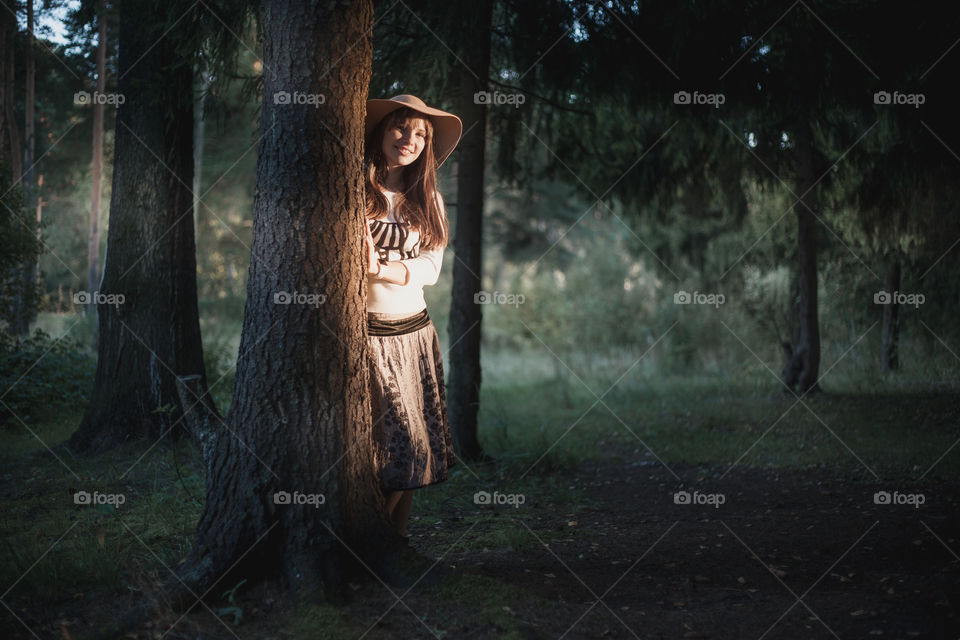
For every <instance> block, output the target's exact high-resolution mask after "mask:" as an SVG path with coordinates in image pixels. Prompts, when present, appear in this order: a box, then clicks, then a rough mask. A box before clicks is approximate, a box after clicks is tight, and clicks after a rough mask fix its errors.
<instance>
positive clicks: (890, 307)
mask: <svg viewBox="0 0 960 640" xmlns="http://www.w3.org/2000/svg"><path fill="white" fill-rule="evenodd" d="M899 289H900V260H898V259H896V258H894V259H893V261H892V262H891V263H890V267H889V268H888V270H887V275H886V278H885V279H884V291H886V292H887V293H889V294H890V302H889V303H888V304H885V305H883V330H882V347H881V348H882V360H881V363H880V369H881V371H883V372H885V373H886V372H887V371H894V370H896V369H899V368H900V353H899V351H900V349H899V345H900V305H898V304H897V299H896V296H895V294H896V292H897V291H898V290H899Z"/></svg>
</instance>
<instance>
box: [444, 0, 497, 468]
mask: <svg viewBox="0 0 960 640" xmlns="http://www.w3.org/2000/svg"><path fill="white" fill-rule="evenodd" d="M462 10H463V12H464V20H463V23H464V24H469V25H471V28H470V29H469V30H468V31H466V32H464V33H463V56H462V58H463V60H462V62H463V64H461V65H460V66H459V67H458V68H459V75H460V91H459V113H460V116H461V118H462V119H463V125H464V130H465V131H466V134H465V135H464V137H463V140H462V141H461V143H460V159H459V162H458V165H457V224H456V232H455V238H454V251H455V252H456V256H457V259H456V260H455V261H454V263H453V291H452V295H451V300H450V324H449V332H448V333H449V336H450V363H451V366H450V384H449V391H448V394H447V398H448V405H447V406H448V411H449V414H450V427H451V431H452V434H453V441H454V445H455V446H456V448H457V452H458V453H459V455H460V456H461V457H463V458H467V459H476V458H478V457H480V456H481V454H482V450H481V448H480V442H479V440H478V439H477V413H478V411H479V408H480V379H481V369H480V337H481V319H482V317H483V316H482V308H483V307H482V306H481V305H479V304H477V301H476V299H475V294H476V293H477V292H478V291H480V289H481V286H482V284H481V275H482V273H483V251H482V249H483V168H484V144H485V142H486V134H487V105H486V104H484V103H481V104H477V102H476V101H475V100H474V94H475V93H476V92H478V91H486V90H487V75H488V70H489V66H490V21H491V13H492V10H493V3H492V2H491V0H480V1H478V2H471V3H465V4H463V5H462Z"/></svg>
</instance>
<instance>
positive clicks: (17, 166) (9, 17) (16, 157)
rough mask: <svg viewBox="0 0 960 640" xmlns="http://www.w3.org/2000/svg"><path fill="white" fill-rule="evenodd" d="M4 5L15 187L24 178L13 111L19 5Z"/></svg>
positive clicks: (7, 0) (6, 95)
mask: <svg viewBox="0 0 960 640" xmlns="http://www.w3.org/2000/svg"><path fill="white" fill-rule="evenodd" d="M3 4H4V14H5V15H4V17H3V19H4V24H5V25H6V27H5V33H6V38H7V46H6V48H5V49H4V52H5V53H6V56H7V59H6V65H7V66H6V73H5V75H4V79H3V86H4V89H3V94H4V104H3V109H4V121H5V122H6V125H7V139H8V140H9V141H10V172H11V174H12V175H11V178H12V179H11V182H10V186H11V187H13V186H14V185H16V184H17V183H18V182H19V181H20V180H21V179H22V178H23V147H21V146H20V128H19V126H18V125H17V118H16V115H15V114H14V111H13V103H14V97H15V92H14V78H15V77H16V75H15V70H16V67H15V66H14V58H15V55H14V52H15V51H16V48H17V18H16V8H17V3H16V2H14V1H13V0H3Z"/></svg>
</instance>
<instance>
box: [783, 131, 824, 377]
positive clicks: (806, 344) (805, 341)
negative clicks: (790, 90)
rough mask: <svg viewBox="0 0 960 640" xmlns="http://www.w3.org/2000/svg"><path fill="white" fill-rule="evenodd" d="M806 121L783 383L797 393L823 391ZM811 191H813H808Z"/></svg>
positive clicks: (800, 138)
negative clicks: (793, 293) (790, 324)
mask: <svg viewBox="0 0 960 640" xmlns="http://www.w3.org/2000/svg"><path fill="white" fill-rule="evenodd" d="M811 136H812V133H811V132H810V129H809V126H808V125H807V123H806V122H805V121H804V122H802V123H801V125H800V126H799V127H798V130H797V135H796V150H797V151H796V153H797V181H796V186H797V195H798V196H801V201H800V202H798V203H797V204H796V205H795V206H794V211H795V212H796V215H797V290H796V292H797V295H796V297H795V299H794V330H793V337H792V341H791V344H790V345H789V349H788V352H789V353H788V356H789V357H788V360H787V364H786V366H784V369H783V382H784V384H786V385H787V386H788V387H789V388H791V389H793V390H794V391H795V392H796V393H797V394H799V395H803V394H805V393H807V392H816V391H819V390H820V387H819V384H818V382H817V378H818V377H819V375H820V324H819V320H818V317H817V316H818V314H817V312H818V304H817V219H816V217H815V216H814V214H813V212H814V211H816V189H815V188H811V186H812V185H813V184H814V182H815V181H816V179H817V173H816V171H815V170H814V166H813V163H814V159H813V141H812V139H811ZM808 189H809V191H808Z"/></svg>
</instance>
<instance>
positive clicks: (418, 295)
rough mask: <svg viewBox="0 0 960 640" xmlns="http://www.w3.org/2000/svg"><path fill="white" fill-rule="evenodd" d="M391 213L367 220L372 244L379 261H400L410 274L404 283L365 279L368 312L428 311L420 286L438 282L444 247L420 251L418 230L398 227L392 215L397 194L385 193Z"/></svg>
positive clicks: (441, 199)
mask: <svg viewBox="0 0 960 640" xmlns="http://www.w3.org/2000/svg"><path fill="white" fill-rule="evenodd" d="M383 194H384V195H385V196H386V197H387V202H388V203H389V204H390V210H389V211H388V212H387V215H386V217H384V218H378V219H376V220H368V221H367V224H369V225H370V233H371V235H372V236H373V242H374V244H376V245H377V250H378V251H379V253H380V257H381V258H385V259H387V260H399V261H400V262H402V263H403V264H404V265H406V267H407V269H409V271H410V279H409V281H408V282H407V284H393V283H392V282H387V281H386V280H380V279H378V278H375V277H374V276H372V275H370V276H368V284H369V286H368V287H367V311H373V312H376V313H396V314H400V313H404V314H406V313H411V314H412V313H416V312H418V311H422V310H423V309H426V308H427V303H426V301H425V300H424V298H423V287H425V286H429V285H433V284H436V283H437V279H438V278H439V277H440V266H441V265H442V264H443V248H441V247H439V246H437V247H433V248H432V249H428V250H425V251H421V249H420V231H418V230H417V229H411V228H410V227H409V225H407V224H400V223H398V222H397V219H396V217H395V216H394V207H393V201H394V196H395V195H396V194H395V193H393V192H390V191H384V192H383ZM437 198H438V200H439V204H440V211H441V212H443V211H444V209H443V198H441V197H440V194H439V193H438V194H437Z"/></svg>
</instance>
